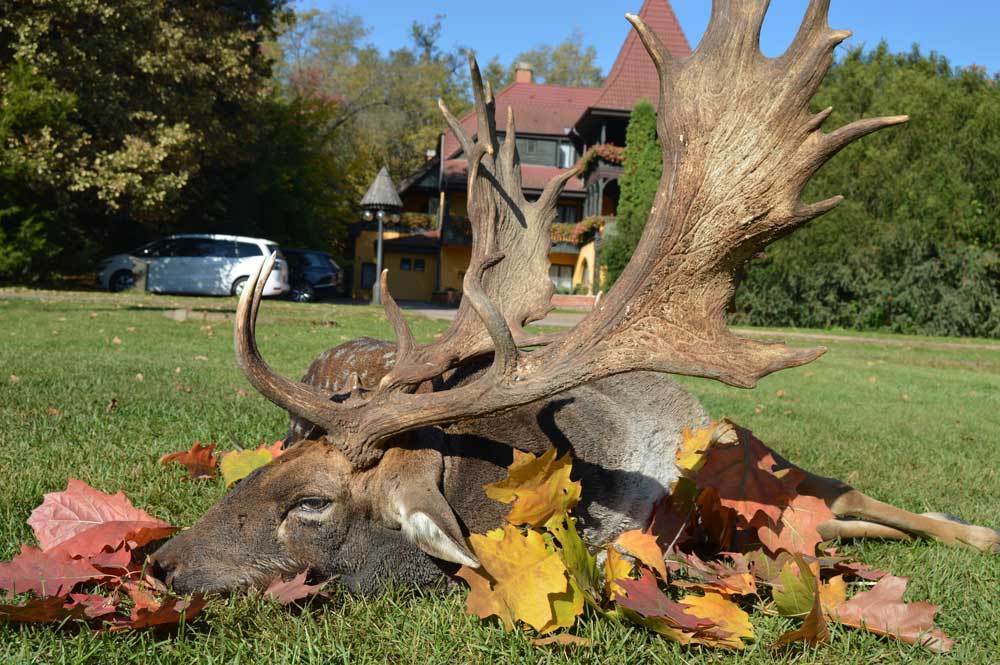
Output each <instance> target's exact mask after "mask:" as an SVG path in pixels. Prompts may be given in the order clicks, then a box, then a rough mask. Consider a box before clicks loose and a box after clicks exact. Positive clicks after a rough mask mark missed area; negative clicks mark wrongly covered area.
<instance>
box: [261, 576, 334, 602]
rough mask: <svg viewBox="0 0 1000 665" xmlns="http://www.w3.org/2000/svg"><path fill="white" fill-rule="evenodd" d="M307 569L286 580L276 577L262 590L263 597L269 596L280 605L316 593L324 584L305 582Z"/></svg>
mask: <svg viewBox="0 0 1000 665" xmlns="http://www.w3.org/2000/svg"><path fill="white" fill-rule="evenodd" d="M307 576H308V571H305V570H303V571H302V572H301V573H299V574H298V575H296V576H295V577H293V578H292V579H290V580H288V581H287V582H286V581H285V580H283V579H281V578H280V577H278V578H276V579H275V580H274V581H272V582H271V583H270V584H268V585H267V588H266V589H265V590H264V597H265V598H270V599H271V600H274V601H275V602H277V603H279V604H281V605H291V604H292V603H295V602H297V601H300V600H302V599H304V598H308V597H309V596H315V595H316V594H318V593H319V592H320V591H321V590H322V589H323V587H324V586H325V584H306V577H307Z"/></svg>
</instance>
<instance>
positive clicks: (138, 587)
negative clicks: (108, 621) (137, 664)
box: [112, 582, 206, 631]
mask: <svg viewBox="0 0 1000 665" xmlns="http://www.w3.org/2000/svg"><path fill="white" fill-rule="evenodd" d="M122 588H124V589H125V593H127V594H128V595H129V597H130V598H131V599H132V602H133V603H135V606H134V607H133V608H132V614H131V616H130V617H129V618H128V619H119V620H118V621H117V622H116V623H115V625H114V626H113V627H112V630H115V631H119V630H129V629H133V630H138V629H141V628H154V629H166V628H171V627H173V626H176V625H177V624H179V623H180V622H181V620H182V619H183V620H184V621H190V620H191V619H193V618H194V617H195V616H196V615H197V614H198V613H199V612H201V610H202V608H204V607H205V602H206V601H205V599H204V598H203V597H202V596H200V595H198V594H195V595H194V596H191V597H190V598H178V597H177V596H174V595H170V594H167V595H166V596H165V597H164V598H162V599H161V598H157V597H156V596H155V595H154V594H153V591H152V589H151V588H149V587H147V586H146V585H145V584H144V583H141V582H127V583H125V584H123V585H122Z"/></svg>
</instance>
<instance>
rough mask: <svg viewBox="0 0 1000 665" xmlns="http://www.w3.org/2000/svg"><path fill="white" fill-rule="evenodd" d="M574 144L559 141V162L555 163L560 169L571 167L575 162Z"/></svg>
mask: <svg viewBox="0 0 1000 665" xmlns="http://www.w3.org/2000/svg"><path fill="white" fill-rule="evenodd" d="M576 160H577V157H576V146H575V145H573V144H572V143H569V142H567V141H562V142H560V143H559V163H558V164H557V165H556V166H558V167H559V168H561V169H568V168H572V167H573V165H574V164H576Z"/></svg>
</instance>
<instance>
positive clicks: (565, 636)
mask: <svg viewBox="0 0 1000 665" xmlns="http://www.w3.org/2000/svg"><path fill="white" fill-rule="evenodd" d="M531 645H532V646H536V647H549V646H560V647H586V648H590V647H592V646H594V641H593V640H588V639H587V638H586V637H580V636H578V635H570V634H569V633H560V634H558V635H553V636H551V637H536V638H535V639H533V640H531Z"/></svg>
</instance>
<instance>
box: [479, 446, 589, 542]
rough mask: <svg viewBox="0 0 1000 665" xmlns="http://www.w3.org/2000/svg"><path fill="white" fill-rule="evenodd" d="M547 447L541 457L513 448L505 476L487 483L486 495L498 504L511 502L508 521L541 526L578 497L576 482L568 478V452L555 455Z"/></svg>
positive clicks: (568, 507) (563, 512)
mask: <svg viewBox="0 0 1000 665" xmlns="http://www.w3.org/2000/svg"><path fill="white" fill-rule="evenodd" d="M556 455H558V452H557V451H556V449H555V448H550V449H549V450H548V451H546V452H545V454H544V455H542V456H541V457H535V456H534V455H532V454H531V453H525V452H521V451H519V450H516V449H515V450H514V462H513V464H511V465H510V468H509V469H508V475H507V478H505V479H504V480H501V481H500V482H498V483H493V484H491V485H486V486H485V489H486V496H488V497H489V498H491V499H493V500H494V501H500V502H501V503H513V506H512V507H511V510H510V514H508V515H507V521H508V522H510V523H511V524H515V525H521V524H527V525H530V526H542V525H543V524H545V522H547V521H548V520H549V519H550V518H551V517H553V516H554V515H565V514H566V513H567V512H569V511H570V510H572V509H573V507H574V506H575V505H576V504H577V502H579V500H580V491H581V486H580V483H579V482H574V481H571V480H570V479H569V477H570V473H571V471H572V467H573V464H572V460H571V459H570V455H569V453H567V454H566V455H563V456H562V457H560V458H558V459H557V458H556Z"/></svg>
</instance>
